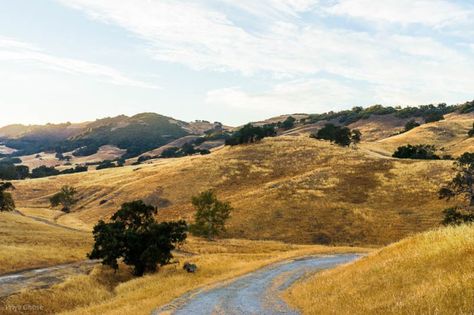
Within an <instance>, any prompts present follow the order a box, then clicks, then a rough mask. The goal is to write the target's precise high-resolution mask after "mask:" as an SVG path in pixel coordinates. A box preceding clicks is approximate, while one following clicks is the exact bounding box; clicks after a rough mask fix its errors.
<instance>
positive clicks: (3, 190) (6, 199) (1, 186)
mask: <svg viewBox="0 0 474 315" xmlns="http://www.w3.org/2000/svg"><path fill="white" fill-rule="evenodd" d="M12 189H15V187H14V186H13V184H12V183H10V182H0V212H3V211H13V210H15V202H14V201H13V197H12V195H11V193H9V192H8V190H12Z"/></svg>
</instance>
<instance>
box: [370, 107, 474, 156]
mask: <svg viewBox="0 0 474 315" xmlns="http://www.w3.org/2000/svg"><path fill="white" fill-rule="evenodd" d="M473 122H474V114H473V113H470V114H463V115H460V114H456V113H453V114H448V115H446V117H445V120H441V121H438V122H434V123H429V124H424V125H421V126H420V127H417V128H415V129H412V130H410V131H408V132H405V133H402V134H400V135H397V136H393V137H390V138H386V139H382V140H380V141H377V142H372V143H368V144H366V146H368V147H370V148H373V149H374V150H376V151H379V152H382V153H384V154H386V155H389V156H391V155H392V154H393V152H394V151H395V150H396V149H397V148H398V147H399V146H402V145H407V144H433V145H435V146H436V147H437V148H438V149H439V154H440V155H443V154H451V155H453V156H459V155H461V154H462V153H464V152H472V151H473V150H474V138H469V137H468V135H467V133H468V131H469V130H470V129H471V128H472V123H473Z"/></svg>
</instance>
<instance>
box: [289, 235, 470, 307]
mask: <svg viewBox="0 0 474 315" xmlns="http://www.w3.org/2000/svg"><path fill="white" fill-rule="evenodd" d="M286 298H287V300H288V301H289V302H290V303H291V304H292V305H294V306H295V307H298V308H299V309H301V310H302V311H303V314H473V313H474V226H461V227H456V228H443V229H438V230H435V231H430V232H426V233H423V234H419V235H416V236H414V237H410V238H408V239H405V240H402V241H401V242H399V243H396V244H393V245H390V246H388V247H386V248H383V249H381V250H380V251H378V252H375V253H373V254H371V255H369V256H368V257H367V258H364V259H361V260H360V261H357V262H355V263H352V264H349V265H346V266H340V267H338V268H336V269H333V270H328V271H325V272H322V273H321V274H318V275H316V276H313V277H311V278H309V279H308V280H306V281H304V282H300V283H297V284H296V285H294V286H293V287H291V288H290V289H289V291H288V292H287V294H286Z"/></svg>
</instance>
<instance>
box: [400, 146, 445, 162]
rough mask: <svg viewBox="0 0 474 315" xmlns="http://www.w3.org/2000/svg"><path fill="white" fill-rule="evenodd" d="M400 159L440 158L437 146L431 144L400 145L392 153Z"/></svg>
mask: <svg viewBox="0 0 474 315" xmlns="http://www.w3.org/2000/svg"><path fill="white" fill-rule="evenodd" d="M392 156H393V157H395V158H399V159H420V160H439V159H440V158H439V156H438V155H436V147H435V146H434V145H429V144H418V145H411V144H408V145H404V146H401V147H398V148H397V150H396V151H395V152H394V153H393V155H392Z"/></svg>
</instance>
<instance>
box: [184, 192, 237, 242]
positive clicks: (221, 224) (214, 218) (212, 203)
mask: <svg viewBox="0 0 474 315" xmlns="http://www.w3.org/2000/svg"><path fill="white" fill-rule="evenodd" d="M192 204H193V206H194V208H195V209H196V213H195V214H194V221H195V222H194V224H193V225H191V227H190V230H191V232H192V233H193V234H194V235H197V236H203V237H206V238H207V239H210V240H212V239H214V238H215V237H216V236H218V235H219V234H221V233H222V232H224V231H225V223H226V221H227V220H228V219H229V217H230V213H231V212H232V207H231V205H230V203H228V202H222V201H219V200H218V199H217V196H216V194H215V193H214V192H213V191H212V190H208V191H204V192H202V193H200V194H199V195H197V196H194V197H193V198H192Z"/></svg>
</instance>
